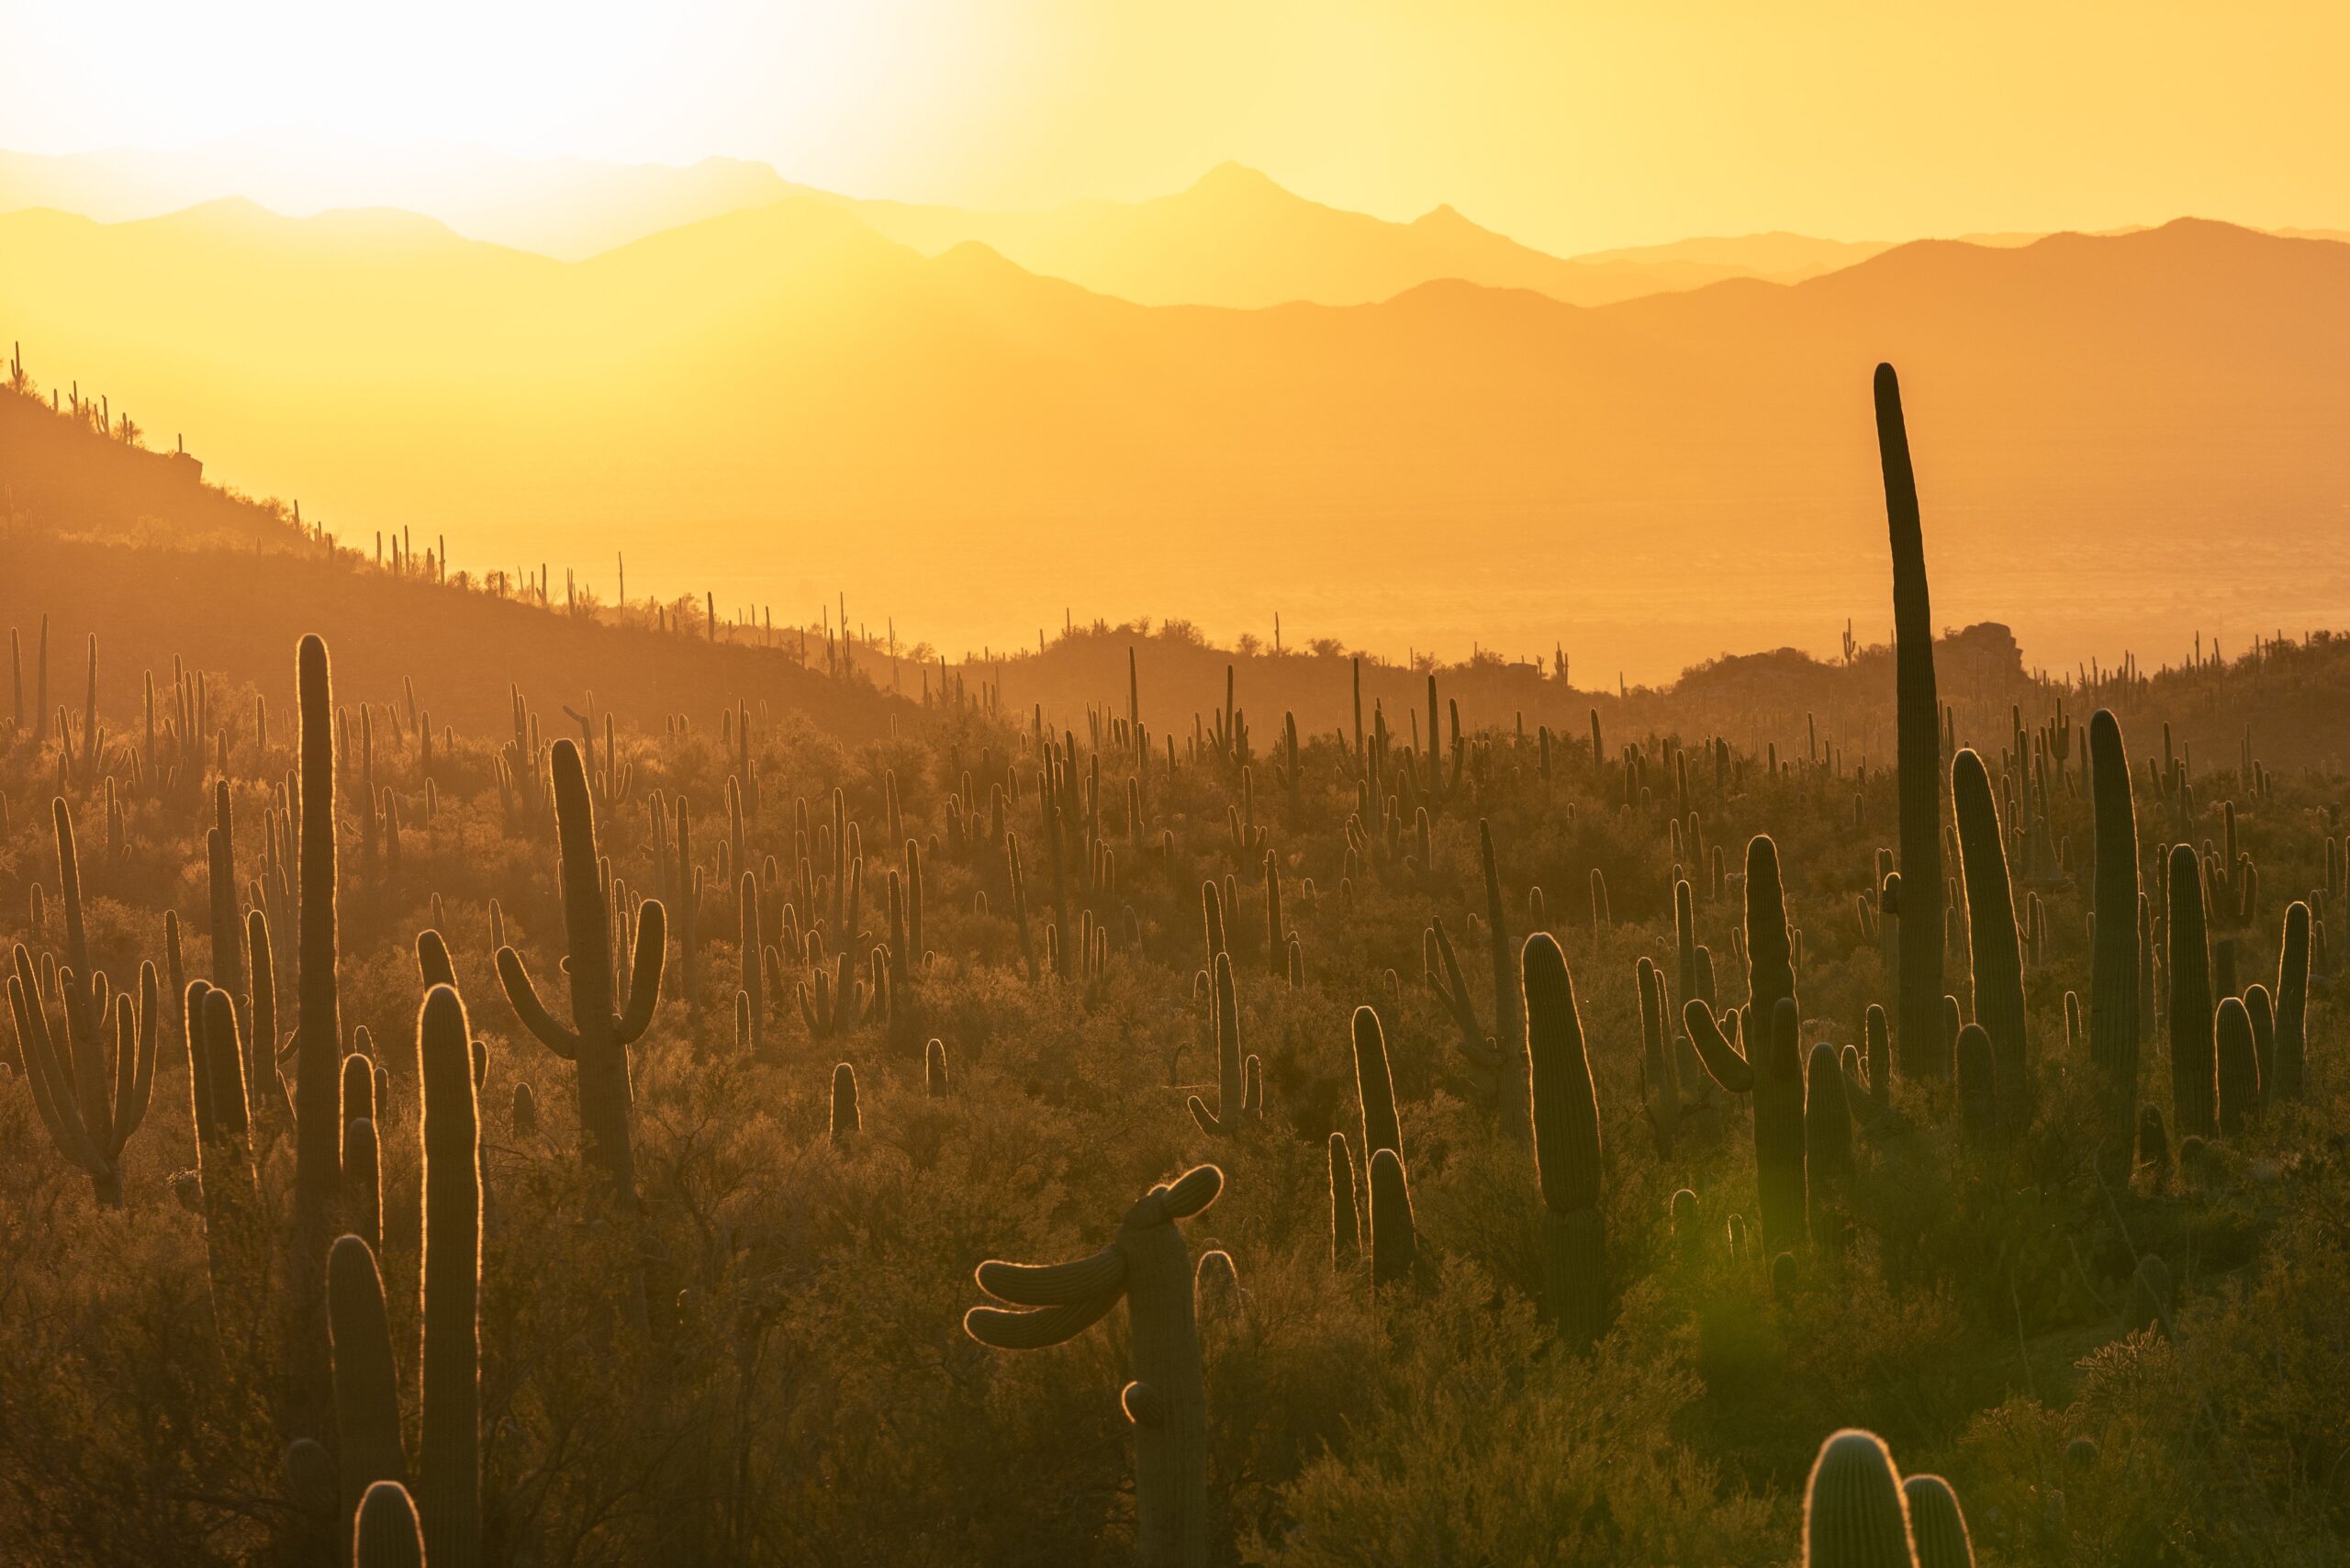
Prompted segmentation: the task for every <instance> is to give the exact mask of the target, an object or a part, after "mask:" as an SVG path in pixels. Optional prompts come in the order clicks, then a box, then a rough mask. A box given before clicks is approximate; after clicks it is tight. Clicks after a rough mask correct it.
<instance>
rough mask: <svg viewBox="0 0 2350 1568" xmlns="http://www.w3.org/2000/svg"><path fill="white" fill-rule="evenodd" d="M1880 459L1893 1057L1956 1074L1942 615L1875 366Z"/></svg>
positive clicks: (1890, 405)
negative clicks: (1887, 574) (1896, 949)
mask: <svg viewBox="0 0 2350 1568" xmlns="http://www.w3.org/2000/svg"><path fill="white" fill-rule="evenodd" d="M1876 438H1877V454H1878V457H1879V459H1880V461H1881V463H1882V465H1883V467H1884V470H1885V511H1886V524H1887V527H1888V529H1889V531H1890V532H1891V535H1892V541H1893V627H1894V633H1893V640H1894V666H1895V682H1896V687H1897V690H1896V700H1895V720H1896V732H1897V733H1896V741H1897V753H1898V756H1897V762H1898V771H1899V775H1900V786H1901V788H1900V803H1901V834H1900V839H1901V910H1900V917H1901V928H1900V952H1901V969H1900V976H1899V985H1898V988H1897V991H1896V993H1895V1010H1894V1012H1895V1024H1896V1028H1895V1030H1894V1041H1893V1043H1894V1059H1895V1061H1896V1062H1897V1064H1898V1066H1899V1070H1900V1071H1901V1072H1902V1073H1903V1074H1904V1075H1905V1076H1916V1077H1919V1078H1929V1079H1939V1078H1946V1077H1948V1076H1949V1071H1950V1069H1949V1064H1948V1062H1947V1061H1946V1060H1944V1059H1943V1058H1942V1050H1941V1039H1942V1033H1941V1018H1940V1014H1939V1009H1940V1008H1941V1006H1942V740H1941V736H1942V725H1941V713H1940V711H1939V706H1938V704H1937V702H1936V700H1935V695H1934V618H1933V610H1932V607H1931V605H1930V602H1929V599H1928V594H1927V587H1926V546H1925V537H1924V533H1923V531H1922V528H1921V527H1920V524H1919V513H1918V481H1917V476H1916V473H1915V471H1914V470H1913V469H1912V467H1911V465H1910V461H1909V432H1908V428H1907V426H1906V425H1905V423H1904V421H1903V420H1902V417H1901V384H1900V382H1899V381H1898V380H1897V378H1896V377H1895V375H1894V373H1893V366H1891V365H1889V364H1880V365H1878V366H1877V367H1876Z"/></svg>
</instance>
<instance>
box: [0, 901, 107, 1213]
mask: <svg viewBox="0 0 2350 1568" xmlns="http://www.w3.org/2000/svg"><path fill="white" fill-rule="evenodd" d="M24 957H25V949H24V947H23V946H21V945H19V946H17V960H18V962H19V963H20V964H21V963H23V962H24ZM8 1007H9V1010H10V1011H11V1012H12V1013H14V1014H16V1019H17V1040H18V1041H19V1042H20V1043H21V1044H22V1047H23V1050H24V1058H25V1076H26V1078H27V1079H28V1080H29V1081H31V1084H32V1091H33V1105H34V1108H35V1109H37V1110H38V1111H39V1113H40V1119H41V1125H42V1126H45V1127H47V1128H48V1129H49V1136H50V1141H51V1142H53V1143H55V1144H56V1145H57V1150H58V1152H59V1153H60V1154H62V1155H63V1156H65V1158H66V1159H70V1160H72V1161H73V1163H74V1164H75V1165H77V1166H80V1167H81V1168H82V1169H83V1170H90V1169H91V1167H90V1164H89V1160H90V1159H95V1157H96V1152H97V1151H96V1150H95V1149H94V1148H90V1147H89V1137H88V1135H87V1133H86V1132H85V1131H84V1129H83V1127H82V1121H81V1117H80V1116H79V1115H78V1114H73V1103H72V1096H71V1095H70V1094H60V1093H59V1092H58V1081H57V1080H58V1079H59V1078H60V1077H62V1067H61V1066H60V1065H59V1063H58V1061H57V1046H56V1041H55V1036H53V1035H52V1034H51V1033H50V1026H49V1014H48V1013H47V1012H46V1011H45V1010H44V1009H43V1008H42V1006H41V1003H40V1000H39V991H35V990H33V989H32V988H30V987H28V986H27V985H26V984H25V981H24V979H23V977H22V975H21V974H17V975H11V976H9V977H8ZM69 1117H70V1119H69ZM85 1155H86V1156H87V1157H88V1158H86V1159H85V1158H84V1157H85Z"/></svg>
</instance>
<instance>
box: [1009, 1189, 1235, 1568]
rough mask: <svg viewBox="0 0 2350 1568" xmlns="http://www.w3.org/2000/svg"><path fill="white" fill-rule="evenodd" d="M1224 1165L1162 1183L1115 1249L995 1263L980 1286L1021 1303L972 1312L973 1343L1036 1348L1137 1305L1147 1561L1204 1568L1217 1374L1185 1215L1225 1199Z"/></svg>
mask: <svg viewBox="0 0 2350 1568" xmlns="http://www.w3.org/2000/svg"><path fill="white" fill-rule="evenodd" d="M1223 1186H1224V1172H1223V1171H1221V1170H1217V1169H1216V1168H1215V1167H1214V1166H1213V1165H1202V1166H1196V1167H1194V1168H1193V1169H1192V1170H1189V1171H1187V1172H1185V1173H1184V1174H1183V1175H1182V1176H1180V1177H1178V1178H1177V1179H1176V1180H1174V1181H1173V1182H1166V1183H1162V1184H1160V1185H1158V1186H1155V1187H1153V1188H1151V1190H1150V1191H1149V1192H1148V1193H1145V1194H1144V1195H1143V1197H1142V1198H1140V1199H1139V1200H1138V1201H1136V1204H1134V1206H1133V1207H1131V1208H1129V1209H1128V1210H1127V1211H1126V1214H1125V1218H1124V1219H1122V1220H1120V1221H1119V1222H1118V1230H1117V1234H1116V1235H1115V1236H1114V1237H1113V1238H1111V1241H1110V1245H1109V1246H1107V1247H1105V1248H1103V1249H1102V1250H1101V1251H1099V1252H1097V1253H1095V1254H1093V1255H1092V1256H1091V1257H1090V1258H1085V1259H1081V1260H1078V1261H1076V1262H1072V1263H1051V1264H1033V1263H1002V1262H987V1263H982V1264H980V1265H979V1271H978V1279H979V1288H980V1289H981V1290H983V1291H985V1292H986V1293H987V1294H990V1295H991V1296H993V1297H995V1298H996V1299H997V1300H998V1301H1002V1302H1007V1303H1010V1304H1011V1306H1012V1308H1014V1309H1017V1310H1010V1309H1007V1308H1005V1307H999V1306H975V1307H973V1308H971V1309H970V1311H968V1312H967V1313H965V1314H964V1315H963V1327H964V1328H965V1330H966V1331H967V1332H968V1333H969V1334H970V1336H971V1338H974V1339H977V1340H979V1342H980V1343H982V1344H986V1345H992V1346H994V1347H995V1348H996V1349H998V1350H1037V1349H1040V1348H1042V1347H1044V1346H1047V1345H1059V1344H1064V1343H1066V1342H1067V1341H1069V1340H1070V1339H1073V1338H1076V1337H1077V1336H1078V1335H1079V1334H1081V1333H1083V1332H1084V1331H1085V1330H1086V1329H1087V1328H1089V1327H1091V1326H1092V1325H1093V1324H1095V1323H1097V1322H1099V1321H1100V1320H1101V1319H1102V1318H1103V1317H1105V1316H1108V1315H1109V1313H1110V1311H1111V1309H1112V1308H1113V1307H1115V1306H1116V1305H1118V1303H1119V1301H1120V1300H1122V1299H1123V1300H1124V1301H1125V1303H1126V1320H1127V1338H1128V1341H1129V1343H1130V1345H1131V1347H1132V1350H1133V1354H1134V1380H1133V1381H1132V1382H1130V1383H1127V1384H1126V1386H1125V1392H1124V1393H1123V1394H1122V1395H1121V1396H1120V1397H1121V1402H1122V1403H1123V1404H1124V1405H1125V1411H1126V1417H1127V1419H1128V1420H1129V1421H1131V1422H1132V1423H1133V1425H1134V1429H1135V1504H1136V1510H1135V1511H1136V1535H1137V1536H1138V1538H1139V1545H1140V1562H1142V1564H1143V1568H1205V1565H1206V1563H1207V1561H1208V1557H1209V1552H1210V1550H1211V1542H1210V1540H1209V1538H1208V1486H1207V1381H1206V1376H1205V1373H1204V1372H1203V1367H1202V1365H1201V1361H1200V1338H1199V1328H1198V1324H1197V1321H1196V1319H1195V1318H1194V1316H1193V1304H1192V1269H1191V1258H1190V1249H1189V1248H1187V1247H1186V1246H1185V1245H1184V1241H1183V1233H1182V1231H1181V1228H1180V1227H1179V1224H1178V1222H1180V1221H1181V1220H1185V1219H1189V1218H1190V1217H1191V1216H1192V1215H1195V1214H1198V1213H1199V1212H1200V1211H1201V1210H1202V1209H1204V1208H1206V1207H1207V1206H1208V1204H1211V1203H1214V1201H1215V1197H1216V1194H1217V1193H1218V1192H1220V1191H1221V1190H1222V1189H1223Z"/></svg>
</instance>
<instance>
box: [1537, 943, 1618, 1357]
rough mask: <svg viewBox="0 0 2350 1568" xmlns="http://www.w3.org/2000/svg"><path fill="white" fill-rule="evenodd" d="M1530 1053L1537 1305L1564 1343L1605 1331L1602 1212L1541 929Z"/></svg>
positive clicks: (1560, 990) (1577, 1019)
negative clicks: (1538, 1226) (1537, 1200)
mask: <svg viewBox="0 0 2350 1568" xmlns="http://www.w3.org/2000/svg"><path fill="white" fill-rule="evenodd" d="M1522 965H1523V973H1524V976H1525V981H1524V984H1525V993H1524V994H1525V1015H1526V1043H1527V1057H1528V1058H1529V1061H1530V1069H1531V1070H1530V1077H1531V1081H1532V1092H1533V1101H1534V1109H1533V1120H1534V1167H1535V1174H1536V1177H1537V1178H1538V1180H1539V1182H1540V1185H1541V1189H1542V1204H1543V1209H1544V1211H1545V1212H1544V1215H1543V1222H1542V1306H1543V1310H1544V1311H1545V1313H1547V1314H1548V1315H1549V1316H1550V1317H1551V1318H1552V1319H1553V1320H1555V1321H1556V1322H1557V1323H1558V1325H1559V1332H1560V1334H1561V1337H1562V1338H1565V1339H1566V1340H1567V1342H1568V1343H1570V1344H1572V1345H1575V1346H1577V1347H1583V1346H1588V1345H1590V1344H1592V1343H1593V1342H1594V1341H1595V1340H1596V1339H1597V1338H1599V1336H1600V1335H1601V1334H1602V1333H1603V1332H1605V1330H1606V1318H1607V1252H1606V1224H1605V1221H1604V1220H1603V1218H1602V1216H1601V1215H1600V1212H1599V1144H1600V1132H1599V1099H1598V1096H1597V1094H1596V1093H1595V1092H1594V1091H1593V1088H1592V1082H1591V1061H1590V1058H1589V1057H1588V1056H1587V1055H1586V1054H1585V1051H1584V1047H1583V1018H1582V1016H1581V1014H1579V1013H1578V1012H1577V1011H1576V1008H1575V991H1574V980H1573V977H1572V975H1570V974H1569V973H1568V971H1567V960H1566V955H1565V954H1564V953H1562V952H1561V951H1560V949H1559V945H1558V943H1556V942H1555V941H1553V940H1551V938H1550V936H1549V935H1546V934H1543V933H1540V932H1537V933H1536V934H1535V935H1532V936H1529V937H1527V939H1526V948H1525V952H1524V955H1523V958H1522Z"/></svg>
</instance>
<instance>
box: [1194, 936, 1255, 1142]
mask: <svg viewBox="0 0 2350 1568" xmlns="http://www.w3.org/2000/svg"><path fill="white" fill-rule="evenodd" d="M1213 997H1214V1000H1213V1001H1212V1002H1211V1004H1210V1006H1211V1010H1212V1012H1213V1014H1214V1028H1215V1059H1216V1108H1215V1109H1214V1110H1213V1111H1211V1110H1209V1109H1208V1107H1207V1102H1206V1101H1204V1100H1202V1099H1201V1098H1200V1097H1199V1096H1198V1095H1196V1094H1193V1095H1191V1096H1190V1097H1189V1098H1188V1099H1187V1100H1186V1101H1185V1103H1186V1104H1188V1105H1189V1106H1190V1107H1191V1111H1192V1120H1193V1121H1195V1122H1197V1123H1199V1125H1200V1130H1201V1131H1202V1132H1204V1133H1206V1134H1207V1135H1208V1136H1209V1137H1232V1136H1233V1135H1234V1134H1235V1133H1237V1132H1238V1131H1240V1130H1241V1128H1243V1127H1244V1126H1255V1125H1256V1124H1257V1123H1258V1122H1259V1120H1260V1119H1261V1118H1262V1117H1263V1115H1264V1114H1265V1066H1264V1063H1263V1062H1261V1061H1259V1059H1258V1058H1255V1057H1253V1056H1251V1057H1246V1058H1244V1057H1243V1056H1242V1055H1241V1052H1240V1001H1239V997H1238V995H1237V992H1236V991H1235V989H1234V985H1233V979H1232V955H1231V954H1230V953H1223V952H1220V953H1218V954H1216V956H1215V989H1214V993H1213Z"/></svg>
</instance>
